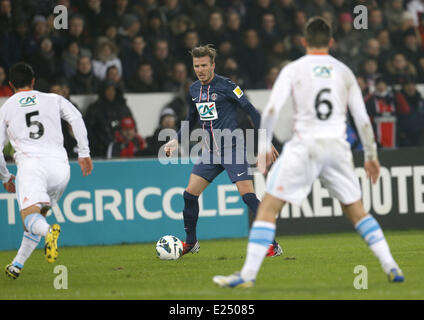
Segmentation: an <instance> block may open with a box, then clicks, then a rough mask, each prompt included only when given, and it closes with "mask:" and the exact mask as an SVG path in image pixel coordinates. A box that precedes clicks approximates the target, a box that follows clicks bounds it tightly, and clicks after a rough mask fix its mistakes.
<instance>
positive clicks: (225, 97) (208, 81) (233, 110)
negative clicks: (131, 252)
mask: <svg viewBox="0 0 424 320" xmlns="http://www.w3.org/2000/svg"><path fill="white" fill-rule="evenodd" d="M191 55H192V57H193V67H194V71H195V73H196V76H197V77H198V79H199V80H198V81H196V82H194V83H193V84H192V85H191V86H190V89H189V97H188V98H189V104H190V106H189V112H188V119H187V120H188V121H186V122H183V125H182V127H181V130H180V131H179V132H178V135H177V138H176V139H173V140H171V141H169V142H168V143H167V144H166V145H165V147H164V151H165V152H166V154H167V156H170V155H171V154H172V153H173V152H174V151H175V150H176V149H177V147H178V141H181V132H182V131H183V130H184V129H186V130H187V129H188V132H191V130H192V129H193V128H194V127H195V125H196V124H197V122H198V121H200V124H201V126H202V129H203V131H204V133H205V135H206V140H205V143H204V144H205V147H206V149H204V150H203V153H202V156H201V159H200V161H199V162H197V163H196V164H195V165H194V167H193V170H192V173H191V175H190V179H189V182H188V186H187V188H186V190H185V191H184V195H183V196H184V210H183V217H184V229H185V231H186V234H187V237H186V241H185V242H183V255H184V254H186V253H188V252H191V253H197V252H198V251H199V249H200V245H199V242H198V241H197V237H196V226H197V220H198V217H199V202H198V199H199V196H200V194H201V193H202V192H203V191H204V190H205V189H206V187H207V186H208V185H209V183H211V182H212V181H213V180H214V179H215V177H216V176H218V175H219V174H220V173H221V172H222V171H223V170H226V171H227V174H228V176H229V178H230V180H231V182H233V183H235V184H236V186H237V189H238V191H239V193H240V195H241V197H242V199H243V201H244V202H245V203H246V205H247V206H248V207H249V209H250V210H251V211H252V212H253V214H254V216H256V211H257V209H258V206H259V203H260V201H259V200H258V198H257V197H256V194H255V192H254V188H253V182H252V179H253V176H252V175H251V174H250V170H248V169H249V167H250V166H249V164H248V162H247V159H246V148H245V144H244V141H241V143H240V139H238V138H237V137H235V136H231V132H234V130H236V129H238V121H237V108H241V109H242V110H244V111H245V112H247V114H248V115H249V116H250V117H251V119H252V121H253V123H254V125H255V128H259V126H260V123H261V116H260V114H259V112H258V111H257V110H256V108H255V107H254V106H253V105H252V104H251V103H250V102H249V100H248V99H247V97H246V96H245V95H244V94H243V91H242V90H241V89H240V87H238V86H237V85H236V84H235V83H234V82H232V81H231V80H229V79H228V78H225V77H222V76H219V75H217V74H215V57H216V51H215V49H214V48H212V47H211V46H210V45H206V46H199V47H196V48H194V49H193V50H192V51H191ZM187 124H188V128H187ZM184 127H185V128H184ZM228 135H230V138H229V137H228ZM226 136H227V137H226ZM228 138H229V139H228ZM207 141H209V143H208V142H207ZM221 142H224V143H221ZM272 148H273V150H272V154H273V160H275V159H277V157H278V152H277V150H276V149H275V148H274V147H272ZM240 156H241V157H242V161H236V160H237V159H240V158H239V157H240ZM282 252H283V251H282V249H281V247H280V245H279V244H278V243H277V242H276V241H275V240H274V242H273V243H272V244H271V245H270V246H269V249H268V253H267V256H279V255H281V254H282Z"/></svg>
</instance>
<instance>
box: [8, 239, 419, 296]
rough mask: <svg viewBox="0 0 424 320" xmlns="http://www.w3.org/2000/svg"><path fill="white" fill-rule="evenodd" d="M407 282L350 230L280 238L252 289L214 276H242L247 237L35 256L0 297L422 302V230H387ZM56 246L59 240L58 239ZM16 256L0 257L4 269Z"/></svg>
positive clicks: (67, 249) (68, 250)
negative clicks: (165, 254)
mask: <svg viewBox="0 0 424 320" xmlns="http://www.w3.org/2000/svg"><path fill="white" fill-rule="evenodd" d="M385 234H386V238H387V240H388V242H389V245H390V247H391V250H392V253H393V256H394V257H395V259H396V260H397V262H398V263H399V265H400V267H401V268H402V269H403V271H404V274H405V278H406V281H405V282H404V283H389V282H388V281H387V278H386V276H385V274H384V273H383V272H382V270H381V268H380V265H379V263H378V261H377V259H376V258H375V257H374V256H373V254H372V253H371V251H370V250H369V249H368V248H367V247H366V245H365V244H364V242H363V241H362V239H361V238H360V237H359V236H358V235H357V234H356V233H354V232H352V233H343V234H323V235H305V236H282V237H278V241H279V242H280V243H281V245H282V247H283V249H284V251H285V252H284V255H283V256H280V257H275V258H266V260H265V262H264V264H263V266H262V269H261V271H260V273H259V275H258V278H257V283H256V286H255V287H254V288H250V289H227V288H226V289H222V288H218V287H216V286H215V285H214V284H213V283H212V277H213V276H214V275H216V274H230V273H232V272H234V271H237V270H240V268H241V266H242V265H243V262H244V257H245V253H246V244H247V239H231V240H228V239H223V240H209V241H201V242H200V244H201V250H200V253H198V254H188V255H186V256H184V257H183V258H181V259H179V260H176V261H161V260H159V259H158V258H156V253H155V248H154V244H153V243H148V244H137V245H116V246H95V247H94V246H93V247H65V248H61V249H60V251H59V258H58V261H57V262H56V263H55V264H52V265H51V264H48V263H47V262H46V261H45V259H44V255H43V252H42V250H40V249H38V250H36V251H35V252H34V253H33V255H32V257H31V258H30V259H29V260H28V261H27V263H26V265H25V268H24V270H23V273H22V274H21V276H20V277H19V279H17V280H12V279H10V278H8V277H6V275H5V274H4V272H3V271H2V274H1V275H0V299H149V300H162V299H171V300H172V299H177V300H187V299H189V300H202V299H207V300H215V299H217V300H223V299H237V300H238V299H242V300H244V299H246V300H261V299H267V300H272V299H278V300H280V299H424V245H423V244H424V231H386V233H385ZM59 243H60V239H59ZM14 255H15V252H14V251H13V252H12V251H3V252H0V264H1V267H2V268H4V266H5V265H6V264H7V263H9V262H10V261H11V260H12V258H13V257H14ZM57 265H64V266H66V268H67V270H68V289H66V290H63V289H62V290H57V289H55V288H54V287H53V283H54V279H55V277H57V276H58V274H55V273H54V267H55V266H57ZM356 265H364V266H366V267H367V270H368V289H366V290H364V289H362V290H357V289H355V288H354V286H353V283H354V279H355V277H356V276H358V275H357V274H354V268H355V266H356Z"/></svg>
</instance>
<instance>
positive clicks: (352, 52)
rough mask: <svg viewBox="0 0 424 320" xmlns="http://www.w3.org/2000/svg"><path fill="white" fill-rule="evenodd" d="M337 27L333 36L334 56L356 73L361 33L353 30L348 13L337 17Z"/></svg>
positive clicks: (351, 20) (351, 19)
mask: <svg viewBox="0 0 424 320" xmlns="http://www.w3.org/2000/svg"><path fill="white" fill-rule="evenodd" d="M339 25H340V28H339V29H338V30H337V32H336V33H335V34H334V39H335V41H336V45H335V51H334V55H335V56H336V57H337V58H338V59H340V60H341V61H343V62H344V63H346V64H347V65H348V66H349V67H350V68H351V69H352V70H355V71H356V70H358V64H359V59H360V55H359V52H360V44H361V39H360V37H361V32H358V31H357V30H355V29H353V17H352V15H351V14H350V13H348V12H344V13H342V14H341V15H340V16H339Z"/></svg>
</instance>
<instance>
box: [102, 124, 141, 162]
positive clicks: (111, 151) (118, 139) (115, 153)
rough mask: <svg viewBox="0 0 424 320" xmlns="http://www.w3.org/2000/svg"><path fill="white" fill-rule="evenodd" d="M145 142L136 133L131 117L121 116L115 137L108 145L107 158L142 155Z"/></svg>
mask: <svg viewBox="0 0 424 320" xmlns="http://www.w3.org/2000/svg"><path fill="white" fill-rule="evenodd" d="M145 148H146V143H145V141H144V139H143V137H142V136H140V134H138V133H137V129H136V126H135V121H134V119H133V118H131V117H125V118H122V119H121V121H120V125H119V130H117V131H116V132H115V139H114V140H113V142H111V143H110V144H109V146H108V150H107V156H106V157H107V158H108V159H111V158H134V157H140V156H142V155H143V151H144V150H145Z"/></svg>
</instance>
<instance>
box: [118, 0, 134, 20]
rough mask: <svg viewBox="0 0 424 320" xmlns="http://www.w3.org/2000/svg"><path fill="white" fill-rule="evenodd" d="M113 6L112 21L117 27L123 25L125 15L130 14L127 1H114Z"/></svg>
mask: <svg viewBox="0 0 424 320" xmlns="http://www.w3.org/2000/svg"><path fill="white" fill-rule="evenodd" d="M114 2H115V3H114V6H113V13H114V20H115V21H117V22H118V24H119V25H121V24H122V23H124V21H125V18H126V15H127V14H130V13H131V12H132V10H131V8H130V6H129V1H128V0H115V1H114Z"/></svg>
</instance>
